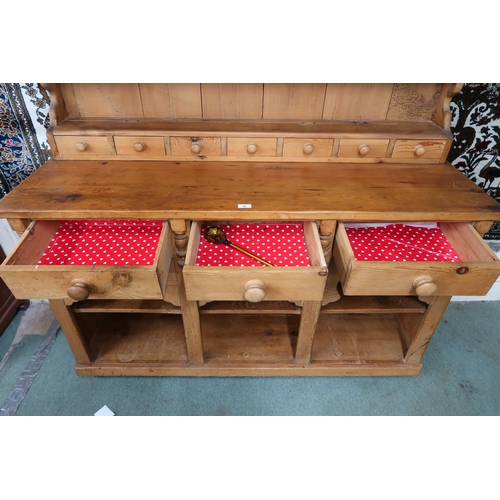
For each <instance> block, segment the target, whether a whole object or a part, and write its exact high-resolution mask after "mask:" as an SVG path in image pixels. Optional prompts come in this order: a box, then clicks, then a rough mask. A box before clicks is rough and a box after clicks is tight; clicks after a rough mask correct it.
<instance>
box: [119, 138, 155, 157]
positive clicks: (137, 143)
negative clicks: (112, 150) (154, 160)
mask: <svg viewBox="0 0 500 500" xmlns="http://www.w3.org/2000/svg"><path fill="white" fill-rule="evenodd" d="M114 140H115V147H116V152H117V154H119V155H137V156H141V155H142V156H148V155H153V156H164V155H165V142H164V140H163V137H115V138H114Z"/></svg>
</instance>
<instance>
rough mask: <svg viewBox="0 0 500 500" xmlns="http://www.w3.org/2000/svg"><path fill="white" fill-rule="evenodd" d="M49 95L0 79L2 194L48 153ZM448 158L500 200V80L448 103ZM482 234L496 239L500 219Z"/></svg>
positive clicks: (472, 87)
mask: <svg viewBox="0 0 500 500" xmlns="http://www.w3.org/2000/svg"><path fill="white" fill-rule="evenodd" d="M48 109H49V99H48V96H47V93H46V92H45V90H43V89H42V88H41V87H40V86H39V85H38V84H36V83H0V198H2V197H3V196H4V195H5V194H6V193H8V192H9V191H10V190H12V189H13V188H14V187H15V186H17V185H18V184H19V183H20V182H22V181H23V180H24V179H26V178H27V177H28V176H29V175H30V174H31V173H33V172H34V171H35V170H36V169H37V168H39V167H40V166H41V165H43V163H45V162H46V161H47V160H48V159H49V158H50V156H51V153H50V148H49V145H48V143H47V139H46V129H47V127H48V126H49V116H48V115H49V113H48ZM451 110H452V121H451V129H452V131H453V134H454V142H453V146H452V148H451V151H450V154H449V156H448V161H449V162H450V163H451V164H452V165H454V166H455V167H456V168H457V169H458V170H460V171H461V172H462V173H463V174H464V175H466V176H467V177H468V178H470V179H471V180H473V181H474V182H475V183H476V184H477V185H478V186H480V187H481V188H482V189H484V190H485V191H486V192H487V193H488V194H489V195H490V196H492V197H493V198H495V199H496V200H498V201H500V158H499V157H498V153H499V152H500V83H468V84H465V85H464V87H463V89H462V91H461V92H460V93H459V94H457V95H456V96H455V97H454V98H453V101H452V103H451ZM485 239H490V240H491V239H495V240H500V221H497V222H495V223H494V225H493V227H492V228H491V230H490V232H489V233H488V234H486V235H485Z"/></svg>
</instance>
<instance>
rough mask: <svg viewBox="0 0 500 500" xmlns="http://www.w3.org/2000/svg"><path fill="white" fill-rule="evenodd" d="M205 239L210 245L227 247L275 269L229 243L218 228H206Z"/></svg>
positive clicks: (274, 265) (250, 253) (224, 234)
mask: <svg viewBox="0 0 500 500" xmlns="http://www.w3.org/2000/svg"><path fill="white" fill-rule="evenodd" d="M205 239H206V240H208V241H209V242H210V243H216V244H221V245H228V246H230V247H231V248H234V249H235V250H238V252H241V253H244V254H245V255H247V256H248V257H252V258H253V259H255V260H258V261H259V262H261V263H262V264H264V265H266V266H270V267H276V264H271V263H270V262H267V260H264V259H261V258H260V257H258V256H257V255H255V254H253V253H252V252H249V251H248V250H245V249H244V248H241V247H239V246H238V245H235V244H234V243H231V242H230V241H229V240H228V239H227V238H226V233H224V231H223V230H222V229H221V228H220V227H219V226H210V227H209V228H207V230H206V231H205Z"/></svg>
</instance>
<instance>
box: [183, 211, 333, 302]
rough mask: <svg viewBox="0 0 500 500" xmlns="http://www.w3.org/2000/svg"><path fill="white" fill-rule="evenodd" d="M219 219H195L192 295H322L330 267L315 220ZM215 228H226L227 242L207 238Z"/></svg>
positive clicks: (189, 275)
mask: <svg viewBox="0 0 500 500" xmlns="http://www.w3.org/2000/svg"><path fill="white" fill-rule="evenodd" d="M216 224H217V223H216V222H213V223H207V222H203V223H202V222H201V221H196V222H193V225H192V228H191V234H190V237H189V243H188V247H187V255H186V261H185V265H184V267H183V271H182V273H183V276H184V286H185V289H186V296H187V299H188V300H200V301H217V300H236V301H245V300H246V301H248V302H262V301H267V300H288V301H300V300H321V299H322V298H323V291H324V288H325V283H326V278H327V275H328V268H327V265H326V262H325V257H324V254H323V250H322V247H321V243H320V239H319V234H318V229H317V226H316V224H315V223H314V222H311V221H306V222H303V223H281V222H280V223H271V222H260V223H255V224H248V223H246V222H245V223H239V224H236V223H234V224H233V223H231V224H227V223H224V225H221V226H216ZM287 226H288V227H287ZM214 227H217V228H219V229H222V230H223V231H224V238H225V240H226V243H213V242H212V241H209V240H208V239H207V237H206V235H207V230H208V229H209V228H214ZM229 243H231V244H233V245H236V246H237V247H239V248H240V249H242V250H243V251H244V252H245V251H246V252H249V253H250V254H251V255H248V253H244V252H241V250H239V249H235V248H234V247H232V246H230V245H229ZM252 255H255V256H257V257H259V258H260V259H262V260H264V261H265V262H267V264H265V263H263V262H261V261H259V260H256V259H255V258H254V257H252ZM269 264H271V265H269Z"/></svg>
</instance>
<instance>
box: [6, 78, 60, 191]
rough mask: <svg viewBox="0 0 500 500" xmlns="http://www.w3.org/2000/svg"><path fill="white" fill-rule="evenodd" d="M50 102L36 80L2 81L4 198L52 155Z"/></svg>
mask: <svg viewBox="0 0 500 500" xmlns="http://www.w3.org/2000/svg"><path fill="white" fill-rule="evenodd" d="M48 126H49V101H48V96H47V94H46V92H45V90H43V89H41V88H40V87H39V85H38V84H36V83H0V198H2V197H3V196H5V194H6V193H8V192H9V191H11V190H12V189H13V188H14V187H16V186H17V185H18V184H19V183H20V182H22V181H23V180H24V179H26V178H27V177H28V176H29V175H30V174H32V173H33V172H34V171H35V170H36V169H37V168H39V167H40V166H41V165H43V164H44V163H45V162H46V161H47V160H48V159H49V158H50V156H51V155H50V148H49V145H48V142H47V138H46V129H47V128H48Z"/></svg>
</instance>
